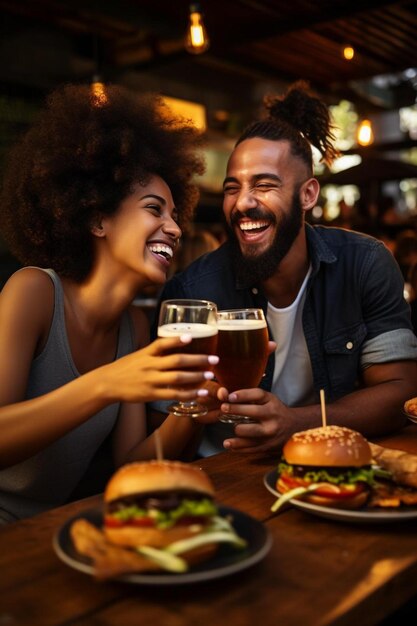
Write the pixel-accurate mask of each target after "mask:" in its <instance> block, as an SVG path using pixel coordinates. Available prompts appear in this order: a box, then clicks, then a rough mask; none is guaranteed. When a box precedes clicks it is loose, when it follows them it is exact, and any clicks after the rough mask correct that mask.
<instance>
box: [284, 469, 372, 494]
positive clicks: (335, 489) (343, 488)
mask: <svg viewBox="0 0 417 626" xmlns="http://www.w3.org/2000/svg"><path fill="white" fill-rule="evenodd" d="M311 484H312V483H311V481H308V480H303V479H302V478H295V477H294V476H288V475H285V474H281V476H280V477H279V480H278V482H277V489H278V491H283V489H282V488H283V487H284V490H285V491H289V490H290V489H295V488H296V487H308V486H309V485H311ZM364 489H365V485H364V484H363V483H361V482H359V483H354V484H352V485H347V484H341V485H333V484H332V483H320V487H317V489H315V490H314V492H312V493H314V494H315V495H317V496H323V497H325V498H351V497H352V496H356V495H358V494H359V493H362V491H364Z"/></svg>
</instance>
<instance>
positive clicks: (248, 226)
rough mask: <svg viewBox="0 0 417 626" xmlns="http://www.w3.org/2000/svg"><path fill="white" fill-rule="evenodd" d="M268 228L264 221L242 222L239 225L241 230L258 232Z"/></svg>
mask: <svg viewBox="0 0 417 626" xmlns="http://www.w3.org/2000/svg"><path fill="white" fill-rule="evenodd" d="M265 226H268V222H267V221H265V220H263V221H260V222H241V223H240V224H239V228H240V230H256V229H258V228H265Z"/></svg>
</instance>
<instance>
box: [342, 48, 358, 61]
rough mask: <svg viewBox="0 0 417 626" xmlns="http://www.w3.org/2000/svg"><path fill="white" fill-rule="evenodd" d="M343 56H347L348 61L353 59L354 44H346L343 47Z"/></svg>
mask: <svg viewBox="0 0 417 626" xmlns="http://www.w3.org/2000/svg"><path fill="white" fill-rule="evenodd" d="M343 56H344V57H345V59H346V61H351V60H352V59H353V57H354V56H355V49H354V48H352V46H345V47H344V48H343Z"/></svg>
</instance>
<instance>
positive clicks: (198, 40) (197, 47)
mask: <svg viewBox="0 0 417 626" xmlns="http://www.w3.org/2000/svg"><path fill="white" fill-rule="evenodd" d="M209 45H210V41H209V38H208V35H207V31H206V27H205V26H204V22H203V16H202V14H201V9H200V6H199V5H198V4H190V22H189V25H188V31H187V37H186V41H185V48H186V50H187V52H190V53H191V54H201V53H202V52H205V51H206V50H207V49H208V47H209Z"/></svg>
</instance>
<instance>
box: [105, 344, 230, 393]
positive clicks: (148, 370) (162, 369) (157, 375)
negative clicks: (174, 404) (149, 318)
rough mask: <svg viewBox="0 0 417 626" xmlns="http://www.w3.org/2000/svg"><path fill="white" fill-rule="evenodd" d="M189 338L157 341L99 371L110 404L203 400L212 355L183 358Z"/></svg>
mask: <svg viewBox="0 0 417 626" xmlns="http://www.w3.org/2000/svg"><path fill="white" fill-rule="evenodd" d="M191 341H192V338H191V335H182V336H181V337H169V338H159V339H156V340H155V341H153V342H152V343H151V344H149V345H148V346H146V347H145V348H142V349H141V350H137V351H136V352H133V353H132V354H128V355H127V356H125V357H122V358H121V359H118V360H117V361H114V362H113V363H111V364H108V365H104V366H103V367H101V368H100V370H97V372H98V371H100V374H101V377H102V379H103V377H104V384H105V393H107V394H108V395H109V396H110V397H111V400H112V401H113V402H117V401H121V402H149V401H151V400H171V399H172V398H174V397H175V398H176V399H177V400H182V401H187V400H192V399H193V398H195V397H196V396H200V397H202V398H204V397H205V396H207V395H208V393H209V392H208V390H207V389H204V388H203V386H204V383H206V381H208V380H211V379H212V378H213V377H214V374H213V372H212V371H211V369H212V367H213V366H214V365H216V364H217V363H218V357H217V356H215V355H204V354H185V353H183V352H181V349H183V348H184V345H185V344H188V343H190V342H191Z"/></svg>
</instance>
